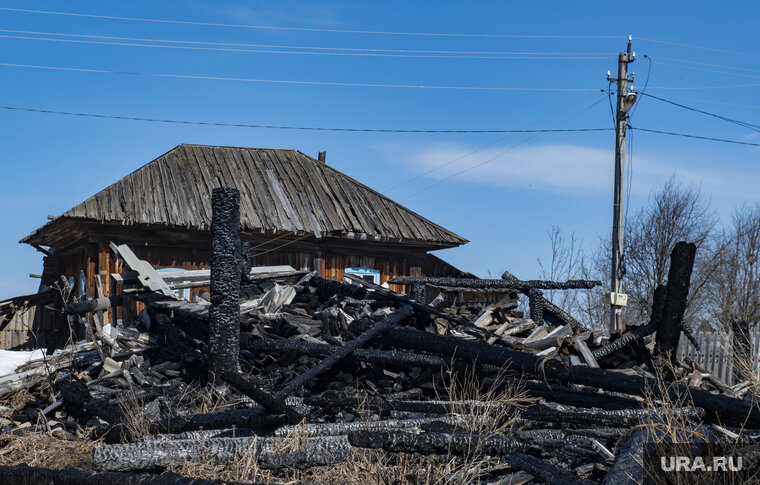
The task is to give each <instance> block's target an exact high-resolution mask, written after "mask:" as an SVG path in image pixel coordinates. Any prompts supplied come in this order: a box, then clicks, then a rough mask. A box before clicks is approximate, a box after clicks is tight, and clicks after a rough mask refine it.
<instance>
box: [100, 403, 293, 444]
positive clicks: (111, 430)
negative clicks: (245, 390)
mask: <svg viewBox="0 0 760 485" xmlns="http://www.w3.org/2000/svg"><path fill="white" fill-rule="evenodd" d="M285 422H286V418H285V416H283V415H273V414H267V413H266V412H265V410H264V408H263V407H256V408H246V409H227V410H224V411H218V412H215V413H204V414H192V415H189V416H175V417H173V418H170V419H159V420H157V421H154V422H151V423H150V424H148V432H149V433H150V434H151V435H157V434H163V433H182V432H187V431H194V430H200V429H205V430H209V429H228V428H232V427H233V426H234V427H235V428H241V429H253V430H257V431H259V432H261V433H268V432H271V431H272V430H273V429H275V428H277V427H279V426H281V425H283V424H285ZM128 434H129V429H128V428H127V426H125V425H124V424H118V425H116V426H103V427H98V428H95V429H93V431H92V432H91V433H90V435H91V437H93V438H94V439H100V438H103V439H104V441H105V442H106V443H121V442H122V441H124V440H125V438H126V437H127V436H128Z"/></svg>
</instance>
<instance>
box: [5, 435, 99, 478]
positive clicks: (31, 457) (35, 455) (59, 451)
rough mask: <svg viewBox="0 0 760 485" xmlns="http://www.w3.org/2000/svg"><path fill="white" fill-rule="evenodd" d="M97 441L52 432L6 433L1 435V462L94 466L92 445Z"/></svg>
mask: <svg viewBox="0 0 760 485" xmlns="http://www.w3.org/2000/svg"><path fill="white" fill-rule="evenodd" d="M97 444H98V443H97V442H95V441H69V440H63V439H58V438H56V437H54V436H51V435H50V434H48V433H39V432H23V433H21V434H10V433H6V434H3V435H2V436H0V465H2V466H9V465H28V466H39V467H45V468H68V467H72V468H81V469H83V470H91V469H92V448H93V447H94V446H95V445H97Z"/></svg>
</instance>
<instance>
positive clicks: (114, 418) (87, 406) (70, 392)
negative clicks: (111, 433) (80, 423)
mask: <svg viewBox="0 0 760 485" xmlns="http://www.w3.org/2000/svg"><path fill="white" fill-rule="evenodd" d="M61 397H62V399H63V404H64V407H65V408H66V409H67V410H69V411H70V412H71V413H73V414H85V415H89V416H94V417H98V418H100V419H102V420H103V421H106V422H108V423H111V424H118V423H121V421H122V420H123V419H124V414H123V413H122V411H121V409H119V408H118V407H117V406H115V405H114V404H112V403H111V402H110V401H108V400H107V399H96V398H93V397H92V395H90V391H89V389H87V386H85V385H84V384H83V383H81V382H79V381H71V382H67V383H66V384H64V385H63V386H62V387H61Z"/></svg>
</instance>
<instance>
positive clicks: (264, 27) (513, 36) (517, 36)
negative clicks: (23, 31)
mask: <svg viewBox="0 0 760 485" xmlns="http://www.w3.org/2000/svg"><path fill="white" fill-rule="evenodd" d="M0 10H4V11H8V12H23V13H36V14H45V15H61V16H69V17H85V18H94V19H103V20H125V21H134V22H153V23H163V24H180V25H200V26H206V27H234V28H242V29H262V30H291V31H301V32H330V33H339V34H372V35H408V36H426V37H481V38H509V39H620V38H621V37H622V36H619V35H543V34H538V35H532V34H528V35H524V34H458V33H434V32H392V31H374V30H349V29H322V28H309V27H281V26H270V25H245V24H226V23H218V22H199V21H191V20H172V19H151V18H140V17H118V16H113V15H95V14H86V13H74V12H58V11H50V10H33V9H24V8H10V7H0Z"/></svg>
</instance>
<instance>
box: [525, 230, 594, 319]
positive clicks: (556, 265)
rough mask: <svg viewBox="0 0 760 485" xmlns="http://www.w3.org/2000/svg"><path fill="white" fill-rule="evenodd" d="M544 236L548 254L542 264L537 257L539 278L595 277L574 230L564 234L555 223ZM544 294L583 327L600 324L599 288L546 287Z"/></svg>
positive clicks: (555, 279)
mask: <svg viewBox="0 0 760 485" xmlns="http://www.w3.org/2000/svg"><path fill="white" fill-rule="evenodd" d="M548 236H549V241H550V243H551V256H550V258H549V260H548V261H547V263H546V264H544V262H543V261H542V260H541V258H538V266H539V270H540V278H541V279H546V280H552V281H565V280H574V279H583V280H591V279H598V277H597V275H596V273H597V272H596V271H594V270H593V269H592V268H590V267H589V266H588V264H587V262H586V257H585V255H584V253H583V244H582V242H581V241H579V240H578V239H577V238H576V237H575V233H571V234H570V235H569V236H565V235H563V234H562V231H561V229H560V228H559V226H552V227H551V229H549V231H548ZM544 296H546V297H547V298H548V299H549V300H550V301H551V302H552V303H554V304H555V305H557V306H559V307H560V308H562V309H563V310H565V311H566V312H568V313H570V314H571V315H573V316H574V317H575V318H576V319H577V320H578V321H580V322H581V323H583V324H584V325H586V326H587V327H589V328H601V327H600V326H601V325H602V323H601V322H602V318H603V314H601V313H600V308H601V307H600V302H601V301H602V299H603V298H602V293H601V291H600V289H598V288H596V289H591V290H560V291H557V290H547V291H545V293H544ZM602 312H603V309H602Z"/></svg>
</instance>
